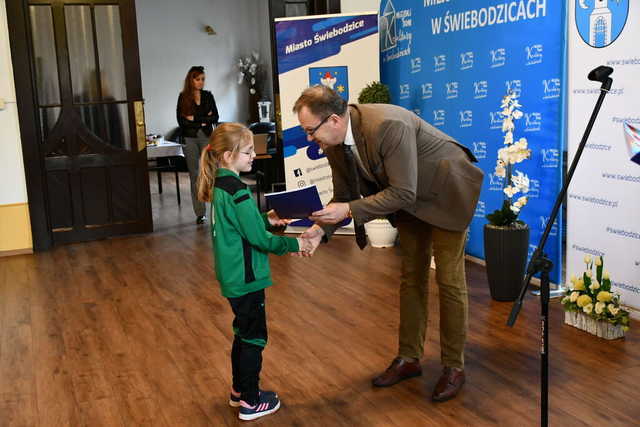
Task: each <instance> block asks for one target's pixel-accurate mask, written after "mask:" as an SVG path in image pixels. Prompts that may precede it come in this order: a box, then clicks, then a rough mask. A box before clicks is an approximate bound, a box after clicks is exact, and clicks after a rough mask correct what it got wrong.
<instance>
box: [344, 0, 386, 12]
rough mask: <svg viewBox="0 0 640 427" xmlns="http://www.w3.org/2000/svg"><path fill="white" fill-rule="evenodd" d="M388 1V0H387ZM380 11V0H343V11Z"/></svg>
mask: <svg viewBox="0 0 640 427" xmlns="http://www.w3.org/2000/svg"><path fill="white" fill-rule="evenodd" d="M385 1H386V0H385ZM373 10H375V11H378V12H379V11H380V0H342V1H341V2H340V12H341V13H353V12H370V11H373Z"/></svg>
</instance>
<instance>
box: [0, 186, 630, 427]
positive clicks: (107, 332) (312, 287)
mask: <svg viewBox="0 0 640 427" xmlns="http://www.w3.org/2000/svg"><path fill="white" fill-rule="evenodd" d="M152 178H153V177H152ZM165 179H166V178H165ZM181 179H182V189H183V204H182V206H181V207H180V208H179V209H178V208H177V205H176V199H175V194H174V193H172V192H171V190H172V187H173V186H172V185H169V184H170V183H169V181H168V180H167V183H165V193H164V194H162V195H158V194H156V193H155V192H156V191H157V187H156V186H155V185H152V187H151V188H152V192H153V193H154V194H153V195H152V199H153V206H154V221H155V224H156V226H155V228H156V231H155V232H154V233H153V234H149V235H144V236H134V237H126V238H118V239H112V240H104V241H99V242H92V243H85V244H75V245H68V246H62V247H58V248H56V249H54V250H52V251H49V252H45V253H38V254H36V255H32V256H31V255H24V256H15V257H10V258H2V259H0V425H2V426H65V425H71V426H103V425H104V426H123V425H124V426H143V425H145V426H147V425H148V426H233V425H238V424H240V422H239V421H238V419H237V410H235V409H233V408H230V407H229V406H227V397H228V392H229V386H230V362H229V351H230V343H231V338H232V331H231V320H232V316H231V313H230V309H229V307H228V304H227V302H226V300H225V299H224V298H222V297H221V296H220V293H219V290H218V286H217V284H216V281H215V278H214V274H213V268H212V256H211V249H210V237H209V231H208V227H206V226H196V225H195V221H194V219H195V218H194V216H193V212H192V210H191V205H190V203H189V202H190V200H189V191H188V178H187V175H186V174H182V178H181ZM398 268H399V258H398V254H397V252H396V250H395V249H372V248H367V249H365V250H364V252H362V253H361V252H360V251H359V250H358V249H357V247H356V245H355V243H354V242H353V239H352V238H350V237H344V236H343V237H336V238H335V239H333V240H332V241H331V242H330V243H329V244H328V245H325V246H323V247H321V248H320V249H319V250H318V251H317V252H316V255H315V256H314V257H313V258H311V259H298V258H294V257H290V256H283V257H277V256H273V257H272V270H273V278H274V281H275V283H276V285H275V286H273V287H272V288H270V289H269V291H268V293H267V312H268V324H269V345H268V346H267V348H266V350H265V353H264V366H263V374H262V382H261V385H262V387H263V388H266V389H270V390H275V391H277V392H278V394H279V395H280V397H281V399H282V408H281V410H280V411H279V412H278V413H277V414H275V415H273V416H269V417H266V418H264V419H261V420H258V421H255V422H254V424H256V425H263V426H430V425H433V426H443V425H451V426H455V425H465V426H483V425H501V426H534V425H538V424H539V400H538V399H539V381H538V378H539V369H538V368H539V359H538V357H539V354H538V351H539V322H538V315H537V313H538V301H537V299H536V298H534V297H530V296H529V297H527V300H526V302H525V307H524V309H523V311H522V313H521V315H520V318H519V320H518V323H517V324H516V327H515V328H513V329H511V328H508V327H506V326H505V320H506V318H507V315H508V312H509V310H510V308H511V304H510V303H497V302H494V301H492V300H491V299H490V297H489V293H488V290H487V284H486V279H485V272H484V269H483V268H482V267H480V266H477V265H475V264H471V263H470V264H468V265H467V272H468V282H469V287H470V328H469V340H468V343H467V351H466V361H467V365H466V372H467V384H466V386H465V388H464V389H463V392H462V393H461V395H460V396H459V397H458V398H457V399H455V400H452V401H449V402H446V403H441V404H436V403H432V402H431V401H430V400H429V399H428V397H429V396H430V393H431V390H432V388H433V386H434V384H435V382H436V379H437V376H438V374H439V372H440V365H439V345H438V316H437V311H438V308H437V295H436V293H437V290H436V289H435V287H432V292H431V296H432V297H431V301H430V309H431V316H430V319H429V330H428V344H427V353H426V354H425V357H424V360H423V368H424V375H423V376H422V377H419V378H415V379H412V380H409V381H405V382H403V383H400V384H397V385H396V386H394V387H391V388H386V389H374V388H372V387H371V385H370V381H371V378H372V376H374V375H375V374H377V373H378V372H380V371H381V370H383V369H384V368H386V366H387V365H388V363H389V362H390V361H391V359H392V357H393V356H394V355H395V350H396V340H397V335H396V329H397V325H398V296H397V294H398ZM432 284H433V279H432ZM638 326H640V325H638V323H637V322H634V324H633V327H634V328H635V329H632V330H631V331H630V332H629V334H628V337H627V338H626V340H619V341H615V342H606V341H603V340H601V339H598V338H594V337H592V336H590V335H587V334H585V333H583V332H580V331H578V330H576V329H573V328H571V327H569V326H566V325H563V323H562V313H561V309H560V307H559V304H558V303H555V304H553V306H552V310H551V324H550V333H551V341H550V343H551V354H550V366H551V371H550V378H551V399H550V402H551V412H550V424H551V425H554V426H580V425H593V426H596V425H606V426H608V427H609V426H630V425H634V424H635V425H638V424H637V423H638V420H640V403H639V402H640V387H638V384H639V383H640V346H639V345H638V343H639V339H638V330H637V327H638ZM633 420H636V421H633Z"/></svg>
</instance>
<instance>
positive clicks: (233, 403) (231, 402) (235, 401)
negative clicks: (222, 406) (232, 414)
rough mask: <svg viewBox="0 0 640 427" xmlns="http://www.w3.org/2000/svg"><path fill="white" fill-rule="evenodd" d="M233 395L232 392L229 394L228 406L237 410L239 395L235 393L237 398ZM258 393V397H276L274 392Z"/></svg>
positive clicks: (262, 391) (261, 391)
mask: <svg viewBox="0 0 640 427" xmlns="http://www.w3.org/2000/svg"><path fill="white" fill-rule="evenodd" d="M234 393H235V392H234V391H232V392H231V393H229V406H231V407H234V408H238V407H240V393H237V396H236V394H234ZM258 393H260V396H261V395H263V394H266V395H268V396H275V397H278V394H277V393H276V392H275V391H266V390H260V391H259V392H258Z"/></svg>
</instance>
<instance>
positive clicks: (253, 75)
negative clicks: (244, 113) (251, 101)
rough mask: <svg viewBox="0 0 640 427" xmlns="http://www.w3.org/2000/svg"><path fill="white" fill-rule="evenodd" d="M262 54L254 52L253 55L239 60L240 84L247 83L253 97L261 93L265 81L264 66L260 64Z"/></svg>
mask: <svg viewBox="0 0 640 427" xmlns="http://www.w3.org/2000/svg"><path fill="white" fill-rule="evenodd" d="M259 60H260V54H259V53H258V52H256V51H253V52H252V53H251V55H249V56H247V57H245V58H240V59H239V60H238V84H239V85H241V84H244V83H246V84H247V86H249V93H250V94H251V95H255V94H258V95H260V94H261V93H260V92H261V86H260V85H261V84H262V80H263V76H262V72H263V70H262V65H260V63H259Z"/></svg>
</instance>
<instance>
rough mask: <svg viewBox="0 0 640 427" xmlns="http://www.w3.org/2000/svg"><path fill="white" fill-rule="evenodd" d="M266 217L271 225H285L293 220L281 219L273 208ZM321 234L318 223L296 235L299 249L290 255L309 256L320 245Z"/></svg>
mask: <svg viewBox="0 0 640 427" xmlns="http://www.w3.org/2000/svg"><path fill="white" fill-rule="evenodd" d="M267 219H268V220H269V224H271V225H272V226H285V225H288V224H289V223H291V222H292V221H293V220H290V219H282V218H280V217H278V214H277V213H276V211H274V210H270V211H269V212H268V213H267ZM322 236H324V230H323V229H322V228H321V227H320V226H319V225H316V224H314V225H312V226H311V227H309V228H308V229H307V230H306V231H305V232H304V233H302V234H301V235H300V236H299V237H297V240H298V246H299V247H300V251H299V252H293V253H292V254H291V255H294V256H302V257H310V256H311V255H313V253H314V252H315V250H316V249H317V248H318V245H320V241H322Z"/></svg>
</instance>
